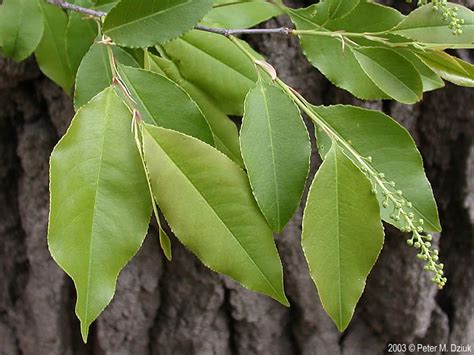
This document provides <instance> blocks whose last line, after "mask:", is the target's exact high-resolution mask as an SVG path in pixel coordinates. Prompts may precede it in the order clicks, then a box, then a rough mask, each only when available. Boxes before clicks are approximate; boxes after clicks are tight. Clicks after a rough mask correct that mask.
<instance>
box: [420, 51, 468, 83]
mask: <svg viewBox="0 0 474 355" xmlns="http://www.w3.org/2000/svg"><path fill="white" fill-rule="evenodd" d="M416 55H417V56H418V57H419V58H421V60H423V62H425V63H426V65H428V66H429V67H430V68H431V69H432V70H434V71H435V72H436V73H437V74H438V75H439V76H441V77H442V78H443V79H444V80H447V81H450V82H452V83H454V84H456V85H461V86H467V87H474V65H472V64H471V63H467V62H465V61H463V60H462V59H459V58H456V57H454V56H452V55H449V54H448V53H446V52H417V53H416Z"/></svg>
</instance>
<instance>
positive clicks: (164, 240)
mask: <svg viewBox="0 0 474 355" xmlns="http://www.w3.org/2000/svg"><path fill="white" fill-rule="evenodd" d="M158 233H159V236H160V246H161V250H163V254H165V257H166V259H168V261H171V260H172V259H173V253H172V251H171V240H170V237H169V236H168V234H167V233H166V232H165V231H164V230H163V228H161V227H160V228H159V232H158Z"/></svg>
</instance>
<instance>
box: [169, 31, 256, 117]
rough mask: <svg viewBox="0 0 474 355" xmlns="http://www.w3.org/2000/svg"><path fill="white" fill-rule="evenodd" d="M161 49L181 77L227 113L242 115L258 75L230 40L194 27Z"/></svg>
mask: <svg viewBox="0 0 474 355" xmlns="http://www.w3.org/2000/svg"><path fill="white" fill-rule="evenodd" d="M243 43H244V42H243ZM245 44H246V43H245ZM163 48H164V49H165V51H166V55H167V56H168V57H169V58H170V59H171V60H172V61H173V62H174V63H175V64H176V66H177V67H178V69H179V72H180V73H181V74H182V75H183V77H184V78H186V79H187V80H188V81H190V82H191V83H193V84H195V85H196V86H197V87H199V88H200V89H202V90H203V91H205V92H206V93H208V94H209V95H212V97H213V98H214V99H215V102H216V103H217V104H218V105H219V106H220V108H221V109H222V110H223V111H224V112H225V113H226V114H229V115H237V116H241V115H242V113H243V107H244V100H245V95H247V92H248V91H249V90H250V89H251V88H252V87H254V86H255V82H256V81H257V74H256V72H255V67H254V65H253V63H252V62H251V61H250V60H249V59H248V58H247V56H246V55H245V54H244V53H242V51H241V50H240V49H239V48H237V47H236V46H235V44H234V43H232V41H230V40H229V39H228V38H226V37H224V36H221V35H218V34H214V33H208V32H203V31H196V30H195V31H191V32H189V33H187V34H185V35H184V36H182V37H181V38H178V39H177V40H174V41H172V42H170V43H167V44H165V45H164V46H163ZM249 48H250V47H249Z"/></svg>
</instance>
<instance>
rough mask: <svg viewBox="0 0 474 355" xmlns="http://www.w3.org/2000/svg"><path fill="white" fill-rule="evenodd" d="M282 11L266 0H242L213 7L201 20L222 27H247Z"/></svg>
mask: <svg viewBox="0 0 474 355" xmlns="http://www.w3.org/2000/svg"><path fill="white" fill-rule="evenodd" d="M281 13H282V11H281V10H280V9H279V8H278V7H277V6H275V5H274V4H272V3H270V2H266V1H259V0H257V1H244V2H234V3H229V4H226V5H225V6H219V7H215V8H213V9H212V10H211V11H210V12H209V13H208V14H207V16H206V17H204V20H203V22H204V23H207V24H211V25H217V26H222V27H224V28H249V27H253V26H255V25H258V24H259V23H261V22H264V21H267V20H269V19H271V18H272V17H276V16H278V15H280V14H281Z"/></svg>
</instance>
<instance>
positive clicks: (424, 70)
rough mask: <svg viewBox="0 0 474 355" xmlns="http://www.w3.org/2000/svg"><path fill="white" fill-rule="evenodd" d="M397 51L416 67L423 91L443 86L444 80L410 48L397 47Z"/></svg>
mask: <svg viewBox="0 0 474 355" xmlns="http://www.w3.org/2000/svg"><path fill="white" fill-rule="evenodd" d="M397 53H398V54H400V55H402V56H403V57H404V58H405V59H406V60H408V61H410V63H411V64H413V66H414V67H415V68H416V70H417V71H418V73H419V74H420V77H421V82H422V83H423V92H426V91H431V90H436V89H439V88H442V87H443V86H444V81H443V80H442V79H441V78H440V77H439V75H438V74H436V73H435V72H434V71H433V70H432V69H430V67H429V66H428V65H426V64H425V63H424V62H423V61H422V60H421V59H420V58H419V57H418V56H417V55H416V54H415V53H414V52H413V51H412V50H410V49H408V48H397Z"/></svg>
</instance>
